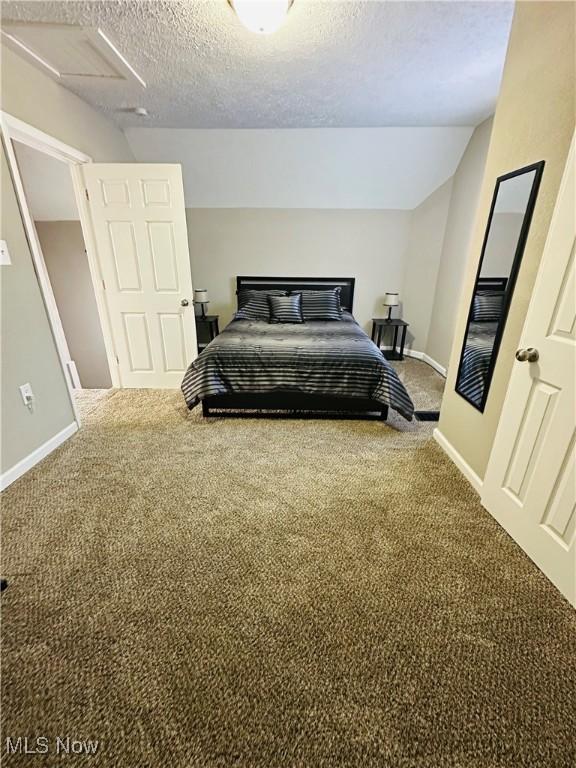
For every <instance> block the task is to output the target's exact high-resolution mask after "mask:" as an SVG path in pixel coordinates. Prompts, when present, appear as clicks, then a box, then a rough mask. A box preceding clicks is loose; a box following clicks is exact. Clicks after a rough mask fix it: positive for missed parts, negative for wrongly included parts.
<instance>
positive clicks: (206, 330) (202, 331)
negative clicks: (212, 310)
mask: <svg viewBox="0 0 576 768" xmlns="http://www.w3.org/2000/svg"><path fill="white" fill-rule="evenodd" d="M218 318H219V315H205V316H204V317H202V315H196V316H195V320H196V339H197V341H198V352H202V350H203V349H205V348H206V347H207V346H208V344H210V342H211V341H213V340H214V339H215V338H216V336H218V334H219V333H220V329H219V328H218Z"/></svg>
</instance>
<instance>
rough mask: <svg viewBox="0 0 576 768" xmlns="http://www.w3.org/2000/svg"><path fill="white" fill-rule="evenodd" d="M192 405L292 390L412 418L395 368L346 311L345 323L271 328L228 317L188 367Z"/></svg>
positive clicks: (188, 397)
mask: <svg viewBox="0 0 576 768" xmlns="http://www.w3.org/2000/svg"><path fill="white" fill-rule="evenodd" d="M182 392H183V394H184V398H185V400H186V404H187V405H188V407H189V408H194V406H196V405H197V404H198V403H199V402H200V401H201V400H203V399H204V398H206V397H210V396H212V395H226V394H248V393H250V394H263V393H273V392H294V393H301V394H310V395H323V396H326V397H338V398H350V399H351V406H350V407H351V409H353V400H354V398H357V399H363V400H366V399H370V400H373V401H374V402H376V403H378V404H381V405H386V406H389V407H390V408H393V409H394V410H395V411H397V412H398V413H400V414H401V415H402V416H403V417H404V418H405V419H408V420H410V419H412V416H413V413H414V405H413V403H412V400H411V399H410V395H409V394H408V392H407V391H406V389H405V387H404V385H403V384H402V382H401V381H400V379H399V378H398V375H397V373H396V371H395V370H394V369H393V368H392V366H391V365H390V363H389V362H388V361H387V360H386V359H385V358H384V356H383V355H382V353H381V351H380V350H379V349H378V347H377V346H376V345H375V344H374V343H373V342H372V341H371V340H370V339H369V338H368V336H367V335H366V334H365V333H364V331H363V330H362V329H361V328H360V326H359V325H358V323H357V322H356V321H355V320H354V318H353V317H352V315H351V314H349V313H348V312H343V314H342V320H340V321H328V320H312V321H307V322H305V323H297V324H284V323H273V324H272V323H268V322H267V321H265V320H233V321H232V322H231V323H230V324H229V325H228V326H227V327H226V328H225V329H224V330H223V331H222V333H221V334H220V335H219V336H217V337H216V339H214V341H212V342H211V343H210V344H209V345H208V346H207V347H206V348H205V349H204V350H203V352H202V353H201V354H200V355H199V356H198V358H197V359H196V360H195V361H194V362H193V363H192V364H191V365H190V366H189V368H188V370H187V371H186V374H185V376H184V380H183V382H182Z"/></svg>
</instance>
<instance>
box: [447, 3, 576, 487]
mask: <svg viewBox="0 0 576 768" xmlns="http://www.w3.org/2000/svg"><path fill="white" fill-rule="evenodd" d="M575 13H576V6H575V5H574V4H573V3H563V2H559V3H556V2H533V3H517V5H516V10H515V14H514V20H513V23H512V30H511V36H510V43H509V47H508V54H507V57H506V64H505V67H504V75H503V79H502V85H501V91H500V99H499V101H498V106H497V109H496V114H495V117H494V127H493V131H492V137H491V141H490V147H489V150H488V158H487V162H486V170H485V173H484V179H483V182H482V190H481V193H480V202H479V207H478V213H477V216H476V220H475V224H474V231H473V236H472V241H471V245H470V248H469V258H468V266H467V271H466V277H465V285H464V291H463V298H462V302H461V304H460V308H459V312H458V322H457V331H456V335H455V341H454V345H453V348H452V354H451V357H450V369H449V372H448V379H447V383H446V390H445V392H446V394H445V396H444V402H443V404H442V412H441V417H440V424H439V429H440V431H441V432H442V433H443V435H444V436H445V437H446V439H447V440H448V441H449V442H450V443H451V444H452V445H453V447H454V448H455V449H456V450H457V451H458V452H459V453H460V455H461V456H462V458H463V459H464V460H465V461H466V462H467V463H468V464H469V465H470V467H471V468H472V469H473V470H474V472H476V473H477V474H478V475H479V476H480V477H481V478H482V477H483V476H484V472H485V470H486V465H487V462H488V458H489V455H490V451H491V448H492V443H493V440H494V435H495V432H496V428H497V425H498V420H499V417H500V412H501V410H502V404H503V401H504V397H505V394H506V388H507V386H508V381H509V378H510V372H511V369H512V365H513V364H514V352H515V350H516V348H517V346H518V342H519V339H520V333H521V330H522V325H523V322H524V318H525V315H526V310H527V307H528V303H529V301H530V297H531V294H532V288H533V286H534V281H535V277H536V272H537V270H538V266H539V263H540V258H541V255H542V250H543V248H544V243H545V240H546V235H547V233H548V228H549V225H550V219H551V216H552V212H553V209H554V204H555V202H556V197H557V194H558V188H559V185H560V179H561V177H562V172H563V170H564V166H565V163H566V157H567V154H568V149H569V146H570V141H571V139H572V134H573V132H574V125H575V93H576V73H575V61H574V50H575V45H576V39H575V22H576V19H575ZM538 160H545V161H546V167H545V168H544V174H543V177H542V184H541V187H540V192H539V195H538V199H537V201H536V208H535V211H534V217H533V220H532V226H531V228H530V234H529V237H528V241H527V243H526V250H525V252H524V258H523V260H522V265H521V268H520V272H519V275H518V281H517V284H516V289H515V292H514V298H513V301H512V305H511V308H510V313H509V315H508V321H507V324H506V330H505V332H504V336H503V338H502V345H501V348H500V353H499V355H498V361H497V364H496V368H495V371H494V378H493V380H492V385H491V388H490V394H489V396H488V402H487V405H486V410H485V412H484V413H483V414H482V413H479V412H478V411H477V410H475V409H474V408H472V406H470V405H469V404H468V403H467V402H466V401H465V400H464V399H463V398H461V397H460V396H459V395H457V394H456V393H455V392H454V381H455V376H456V371H457V367H458V357H459V353H460V346H461V342H462V337H463V335H464V332H465V323H466V315H467V312H468V306H469V302H470V297H471V295H472V291H473V287H474V279H475V274H476V270H477V267H478V261H479V257H480V250H481V247H482V239H483V235H484V229H485V226H486V222H487V219H488V212H489V208H490V201H491V199H492V193H493V191H494V184H495V181H496V178H497V177H498V176H500V175H502V174H503V173H506V172H508V171H512V170H514V169H515V168H520V167H522V166H524V165H528V164H530V163H534V162H536V161H538Z"/></svg>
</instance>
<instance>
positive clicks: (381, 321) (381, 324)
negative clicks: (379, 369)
mask: <svg viewBox="0 0 576 768" xmlns="http://www.w3.org/2000/svg"><path fill="white" fill-rule="evenodd" d="M408 325H409V324H408V323H406V322H405V321H404V320H397V319H392V320H388V318H387V317H386V318H384V317H373V318H372V341H373V342H374V343H375V344H376V346H377V347H378V349H380V344H381V342H382V329H383V328H394V344H393V345H392V349H387V350H386V351H385V352H384V353H383V354H384V356H385V357H386V359H387V360H404V344H405V342H406V331H407V329H408ZM400 329H402V335H401V338H400V349H397V346H398V331H399V330H400Z"/></svg>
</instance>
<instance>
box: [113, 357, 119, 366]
mask: <svg viewBox="0 0 576 768" xmlns="http://www.w3.org/2000/svg"><path fill="white" fill-rule="evenodd" d="M114 357H115V358H116V362H117V363H118V365H120V358H119V357H118V355H114Z"/></svg>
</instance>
